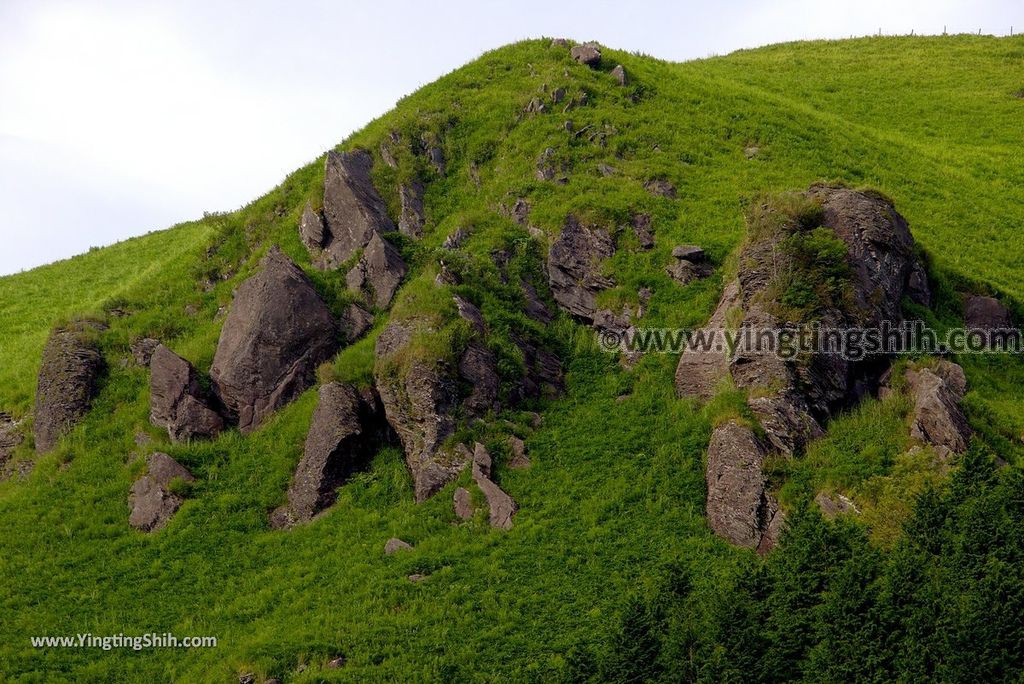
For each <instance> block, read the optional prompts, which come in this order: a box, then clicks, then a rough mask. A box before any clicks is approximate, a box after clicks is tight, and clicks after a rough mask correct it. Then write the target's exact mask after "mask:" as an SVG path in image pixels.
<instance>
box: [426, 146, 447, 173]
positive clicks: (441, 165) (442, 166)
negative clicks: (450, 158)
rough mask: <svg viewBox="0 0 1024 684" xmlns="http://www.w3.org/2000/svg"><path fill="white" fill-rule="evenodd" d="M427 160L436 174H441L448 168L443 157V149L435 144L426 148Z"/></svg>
mask: <svg viewBox="0 0 1024 684" xmlns="http://www.w3.org/2000/svg"><path fill="white" fill-rule="evenodd" d="M427 161H429V162H430V165H431V166H432V167H434V171H435V172H436V173H437V175H438V176H443V175H444V172H445V171H446V170H447V168H448V162H447V161H446V160H445V157H444V150H442V149H441V148H440V147H437V146H436V145H435V146H434V147H431V148H429V149H428V150H427Z"/></svg>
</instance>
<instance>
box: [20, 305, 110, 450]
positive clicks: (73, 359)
mask: <svg viewBox="0 0 1024 684" xmlns="http://www.w3.org/2000/svg"><path fill="white" fill-rule="evenodd" d="M101 329H102V326H100V325H98V324H93V323H88V322H77V323H74V324H72V325H70V326H68V327H65V328H58V329H56V330H54V331H53V332H52V333H51V334H50V338H49V339H48V340H47V342H46V346H45V347H44V348H43V358H42V363H41V364H40V367H39V380H38V383H37V386H36V408H35V424H34V432H35V442H36V451H37V452H38V453H41V454H42V453H46V452H47V451H49V450H50V449H52V448H53V447H54V446H55V445H56V444H57V441H58V440H59V439H60V438H61V437H62V436H63V435H64V434H65V433H67V432H68V431H69V430H71V428H72V427H74V426H75V424H77V423H78V421H80V420H81V419H82V418H83V417H84V416H85V414H86V413H87V412H88V411H89V407H90V406H91V404H92V400H93V398H94V396H95V394H96V391H97V383H98V380H99V377H100V375H101V374H102V373H103V371H104V369H105V363H104V360H103V355H102V354H101V353H100V350H99V347H98V345H97V342H96V336H97V334H98V332H99V331H100V330H101Z"/></svg>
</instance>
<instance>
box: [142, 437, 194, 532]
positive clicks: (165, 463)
mask: <svg viewBox="0 0 1024 684" xmlns="http://www.w3.org/2000/svg"><path fill="white" fill-rule="evenodd" d="M175 480H184V481H185V482H192V481H194V480H195V478H194V477H193V476H192V473H190V472H188V470H186V469H185V467H184V466H182V465H181V464H179V463H178V462H177V461H175V460H174V459H173V458H171V457H170V456H168V455H167V454H162V453H155V454H152V455H151V456H150V457H149V459H148V460H147V469H146V474H145V475H143V476H142V477H141V478H139V479H138V480H136V482H135V484H134V485H132V491H131V494H130V496H129V498H128V501H129V506H130V507H131V515H130V517H129V518H128V522H129V524H130V525H131V526H132V527H134V528H135V529H137V530H141V531H143V532H153V531H155V530H158V529H160V528H161V527H163V526H164V525H165V524H167V521H168V520H170V519H171V516H173V515H174V514H175V513H176V512H177V510H178V508H180V507H181V504H182V503H183V502H184V499H182V498H181V497H180V496H179V495H178V494H175V493H174V492H172V491H171V483H172V482H173V481H175Z"/></svg>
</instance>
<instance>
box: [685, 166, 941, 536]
mask: <svg viewBox="0 0 1024 684" xmlns="http://www.w3.org/2000/svg"><path fill="white" fill-rule="evenodd" d="M805 197H806V198H807V199H809V200H811V201H812V202H817V203H819V204H820V207H821V212H820V217H819V219H820V220H818V221H815V223H818V224H820V225H821V226H824V227H825V228H826V229H828V230H829V231H831V233H832V234H834V235H835V237H836V238H838V240H841V241H842V244H844V245H845V248H846V255H845V257H846V258H845V263H846V266H847V271H846V272H847V278H848V284H847V287H846V288H845V292H846V297H848V299H847V300H844V301H843V303H842V304H841V303H839V302H819V304H821V306H819V308H818V309H817V310H816V311H815V313H814V320H815V321H816V322H818V323H819V324H820V325H821V327H822V328H824V329H829V328H833V329H839V328H844V327H862V328H865V327H871V326H877V325H879V324H880V323H881V322H882V321H889V322H892V323H899V322H900V321H902V312H901V308H900V307H901V301H902V299H903V297H905V296H906V297H909V298H911V299H912V300H914V301H918V302H926V301H928V300H929V299H930V294H929V292H928V290H927V278H926V277H925V274H924V268H923V265H922V264H921V262H920V261H919V260H918V258H917V256H916V254H915V252H914V243H913V239H912V238H911V236H910V231H909V229H908V227H907V223H906V221H904V220H903V218H902V217H901V216H900V215H899V214H898V213H896V211H895V209H894V208H893V206H892V204H891V203H890V202H889V201H887V200H885V199H883V198H881V197H879V196H877V195H875V194H869V193H862V192H857V191H854V190H849V189H846V188H832V187H825V186H815V187H812V188H811V189H810V190H809V191H808V192H807V193H805ZM766 223H767V225H768V226H769V227H768V228H767V229H757V230H755V232H754V233H753V235H752V239H751V240H750V241H749V242H748V244H747V245H746V246H745V247H744V249H743V251H742V252H741V253H740V258H739V264H740V270H739V275H738V278H737V284H736V285H735V286H733V285H730V286H729V287H727V288H726V292H725V293H724V294H723V297H722V300H721V301H720V302H719V306H718V309H717V310H716V312H715V316H714V318H713V320H712V322H711V323H709V326H708V329H711V330H715V329H720V328H721V326H723V325H724V324H725V323H726V321H725V319H726V317H727V316H728V314H729V311H730V310H734V309H738V311H737V313H738V314H739V315H738V318H739V319H740V320H739V321H738V324H737V330H738V332H739V333H740V334H741V335H742V334H743V333H744V332H745V331H749V332H751V333H753V335H752V338H751V339H754V338H756V332H757V331H764V330H779V329H782V328H785V327H792V326H794V324H802V323H806V322H807V321H803V320H801V321H790V320H786V319H784V318H782V317H781V314H780V313H779V312H780V311H783V309H781V308H780V306H779V304H778V302H777V301H775V300H774V299H773V297H774V296H776V295H777V293H778V287H777V284H776V280H775V279H776V278H777V277H778V276H777V274H778V273H780V272H782V273H788V272H790V271H789V270H787V269H792V268H800V267H801V265H800V264H799V263H798V262H796V261H795V258H794V257H791V256H788V255H787V251H786V250H787V245H788V244H789V243H787V242H786V241H787V239H788V238H789V237H790V236H792V235H794V234H796V231H799V230H805V229H808V227H807V226H804V227H800V226H799V225H797V223H798V221H797V219H796V218H791V219H789V220H786V221H782V222H777V221H775V220H774V219H771V220H768V221H767V222H766ZM776 223H778V224H779V225H781V226H782V227H781V228H780V227H778V226H777V225H776ZM772 226H774V227H772ZM755 228H758V227H757V226H755ZM887 362H888V359H887V358H881V359H879V358H869V359H866V360H864V361H863V362H860V363H857V362H854V361H851V360H849V359H848V358H847V357H845V356H843V355H841V354H828V353H810V352H808V353H806V354H804V355H803V356H802V358H800V359H799V360H795V359H784V358H782V356H781V355H780V354H778V353H776V350H775V349H774V348H772V347H771V346H765V347H762V346H759V345H758V344H751V345H746V344H744V343H743V342H742V338H741V344H740V349H738V350H736V351H735V352H734V353H733V354H732V356H731V357H730V358H729V359H728V367H729V371H730V373H731V375H732V378H733V381H734V382H735V384H736V386H737V387H739V388H741V389H746V390H749V391H750V392H751V394H752V398H751V399H750V400H749V401H748V405H749V406H750V409H751V411H752V412H753V414H754V416H755V417H756V418H757V420H758V421H759V423H760V425H761V427H762V428H763V430H764V433H765V440H766V443H760V442H759V443H758V444H757V445H756V448H755V445H752V444H751V443H750V441H749V440H748V439H747V437H746V435H740V433H739V431H738V428H737V427H735V426H734V427H732V428H729V429H728V431H727V432H724V433H723V435H722V436H721V437H720V438H719V439H718V440H715V439H713V440H712V447H710V448H709V473H708V506H709V520H712V518H713V517H714V518H715V519H716V520H717V521H719V522H714V523H713V524H712V527H713V529H715V531H716V532H718V533H719V534H721V535H722V536H724V537H726V538H728V539H731V540H733V541H736V540H742V541H736V543H742V544H744V545H748V546H749V545H753V543H752V539H753V538H754V536H755V535H753V534H752V533H750V534H747V533H741V532H739V531H737V530H738V528H737V526H736V525H735V524H734V523H733V522H730V521H732V520H734V519H739V520H743V521H746V522H745V523H744V525H746V528H749V529H760V530H762V531H765V530H767V529H768V528H765V527H763V525H764V524H767V523H766V521H774V519H775V518H776V517H778V518H780V520H779V524H781V515H779V516H777V515H776V512H775V511H774V510H769V509H771V506H768V504H764V506H768V508H765V509H764V510H768V511H769V512H770V513H771V515H770V516H768V515H766V514H765V513H764V512H763V511H762V512H761V513H758V514H757V516H754V517H752V514H751V510H753V509H752V508H751V501H753V499H752V498H751V496H749V495H748V494H742V495H739V496H734V495H733V494H732V493H731V489H735V487H731V488H730V489H727V490H725V491H723V490H722V489H721V486H722V483H723V480H722V477H721V474H720V473H718V472H717V471H716V472H712V471H711V470H710V468H711V465H712V459H711V458H710V454H711V452H712V450H716V451H719V452H721V453H724V454H726V455H729V454H733V456H729V458H727V459H726V462H729V463H735V464H739V465H735V466H730V467H738V468H749V469H750V470H751V471H752V472H751V474H750V475H749V478H750V479H749V482H748V481H744V488H741V489H738V490H737V491H741V492H747V490H748V489H749V487H748V485H749V483H750V482H755V481H757V480H758V479H759V478H760V474H759V468H760V466H759V465H756V464H757V463H759V459H758V458H757V457H756V456H752V457H749V458H746V459H738V458H736V457H735V454H736V453H738V452H739V451H744V452H751V453H753V452H757V450H760V451H762V452H763V451H764V450H765V449H771V450H773V451H776V452H779V453H782V454H792V453H794V452H797V451H799V450H801V449H802V448H803V447H804V445H805V444H806V443H807V442H808V441H809V440H810V439H813V438H815V437H818V436H820V435H821V434H822V433H823V431H822V428H821V425H822V423H823V422H824V421H825V420H827V419H828V417H829V416H830V415H832V413H833V412H834V411H836V410H838V409H840V408H842V407H844V406H848V405H850V404H852V403H853V402H855V401H857V400H858V399H859V398H860V396H862V394H863V393H864V392H865V391H866V389H867V388H871V387H877V386H878V383H879V380H880V375H881V373H882V371H883V370H884V369H885V367H886V365H887ZM722 377H724V373H723V370H722V365H721V361H720V358H719V357H717V356H716V355H714V354H713V353H712V355H710V356H709V355H706V354H700V353H697V352H691V351H687V352H685V353H683V354H682V356H681V357H680V361H679V366H678V367H677V371H676V387H677V392H678V393H679V394H680V395H683V396H698V397H702V398H706V397H708V396H709V395H710V393H711V392H712V388H713V387H714V385H715V384H717V382H718V381H719V380H720V379H721V378H722ZM741 437H742V439H741ZM726 438H728V439H726ZM740 447H742V448H740ZM721 461H722V457H721V456H716V459H715V461H714V462H715V463H721ZM719 469H720V467H719ZM724 482H725V483H726V484H728V480H725V481H724ZM766 501H767V500H766ZM730 502H731V503H730ZM730 505H732V506H733V508H734V510H733V511H732V512H731V513H729V512H728V511H727V510H726V509H727V508H728V507H729V506H730ZM712 508H714V516H712ZM776 508H777V507H776ZM730 516H731V517H730ZM754 519H756V520H758V521H760V524H761V527H751V526H750V525H749V522H750V521H751V520H754ZM723 521H724V522H723ZM767 539H768V542H765V541H764V539H762V540H760V541H758V542H757V545H758V546H759V547H760V548H766V547H765V544H766V543H767V544H768V545H769V546H770V537H768V538H767Z"/></svg>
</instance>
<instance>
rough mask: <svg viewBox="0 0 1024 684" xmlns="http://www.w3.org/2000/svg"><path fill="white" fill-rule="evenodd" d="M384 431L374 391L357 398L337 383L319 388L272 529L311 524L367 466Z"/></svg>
mask: <svg viewBox="0 0 1024 684" xmlns="http://www.w3.org/2000/svg"><path fill="white" fill-rule="evenodd" d="M385 426H386V423H385V422H384V415H383V407H381V406H380V404H379V400H378V398H377V396H376V393H375V392H373V391H372V390H368V391H367V392H365V393H363V394H360V393H359V392H357V391H356V390H355V389H354V388H353V387H351V386H349V385H346V384H343V383H339V382H333V383H330V384H327V385H324V386H323V387H321V388H320V402H319V403H318V404H317V407H316V410H315V411H314V412H313V419H312V421H311V423H310V426H309V433H308V434H307V435H306V446H305V451H304V452H303V456H302V460H301V461H299V465H298V468H297V469H296V470H295V476H294V477H293V478H292V483H291V486H290V487H289V488H288V504H287V505H286V506H284V507H282V508H281V509H278V511H275V513H274V514H273V516H272V518H271V522H272V524H273V526H274V527H288V526H290V525H292V524H295V523H297V522H306V521H309V520H311V519H312V518H313V516H315V515H316V514H317V513H319V512H320V511H322V510H324V509H325V508H327V507H328V506H330V505H331V504H333V503H334V501H335V499H336V497H337V494H336V490H337V488H338V487H340V486H341V485H342V484H344V483H345V482H346V481H347V480H348V479H349V478H350V477H351V476H352V475H353V474H354V473H355V472H357V471H359V470H361V469H363V468H365V467H366V465H367V464H368V463H369V460H370V459H371V458H372V457H373V454H374V452H375V451H376V450H377V448H378V446H379V445H380V443H381V441H382V439H383V436H384V434H385Z"/></svg>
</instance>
